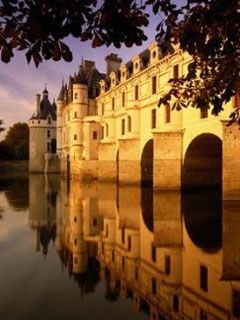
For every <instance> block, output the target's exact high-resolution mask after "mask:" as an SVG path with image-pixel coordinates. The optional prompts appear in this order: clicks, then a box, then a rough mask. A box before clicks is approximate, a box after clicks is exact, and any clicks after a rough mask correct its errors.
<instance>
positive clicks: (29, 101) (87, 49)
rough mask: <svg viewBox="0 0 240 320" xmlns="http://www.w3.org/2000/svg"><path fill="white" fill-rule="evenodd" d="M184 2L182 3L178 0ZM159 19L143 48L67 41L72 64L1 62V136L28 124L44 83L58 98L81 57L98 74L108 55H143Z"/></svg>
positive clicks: (125, 58)
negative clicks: (37, 95) (64, 81)
mask: <svg viewBox="0 0 240 320" xmlns="http://www.w3.org/2000/svg"><path fill="white" fill-rule="evenodd" d="M178 1H181V0H178ZM159 20H160V17H159V16H154V17H151V19H150V24H149V26H148V27H147V28H146V29H145V30H146V35H147V36H148V40H147V41H146V42H144V44H143V45H142V46H141V47H137V46H133V47H132V48H126V47H124V46H122V48H121V49H116V48H115V47H113V46H110V47H109V48H107V47H106V46H102V47H100V48H95V49H93V48H92V47H91V43H90V42H85V43H82V42H80V41H79V40H77V39H75V38H68V39H66V43H67V44H69V45H70V48H71V50H72V52H73V61H72V62H71V63H69V62H64V61H60V62H54V61H53V60H49V61H44V62H42V63H41V64H40V65H39V67H38V68H36V67H35V65H34V64H33V63H30V64H28V63H27V61H26V58H25V54H24V53H23V52H16V54H15V56H14V58H13V59H12V60H11V62H9V63H8V64H5V63H3V62H1V61H0V119H3V120H4V127H5V131H4V132H3V133H1V134H0V140H1V139H3V138H4V136H5V134H6V132H7V130H8V128H9V126H11V125H12V124H14V123H15V122H26V121H28V119H29V118H30V117H31V115H32V114H33V113H34V111H35V95H36V94H37V93H40V94H41V93H42V91H43V89H44V86H45V83H47V89H48V91H49V97H50V100H52V99H53V98H54V97H55V98H57V96H58V93H59V90H60V88H61V83H62V78H64V79H65V80H66V81H68V77H69V75H70V74H73V73H74V72H75V71H78V68H79V64H80V63H81V60H82V57H83V59H86V60H93V61H95V63H96V67H97V69H98V70H99V71H101V72H105V71H106V64H105V61H104V58H105V56H107V55H108V54H109V53H112V52H113V53H117V54H118V55H119V56H120V57H121V58H122V59H123V62H127V61H128V60H130V59H131V58H132V56H133V55H134V54H138V53H140V52H141V51H142V50H143V49H145V48H147V47H148V46H149V44H150V43H151V42H153V41H154V37H155V27H156V25H157V22H159Z"/></svg>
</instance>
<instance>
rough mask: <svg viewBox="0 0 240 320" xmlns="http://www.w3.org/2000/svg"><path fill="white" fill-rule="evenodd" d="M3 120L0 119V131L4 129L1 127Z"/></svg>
mask: <svg viewBox="0 0 240 320" xmlns="http://www.w3.org/2000/svg"><path fill="white" fill-rule="evenodd" d="M2 125H3V120H2V119H0V132H2V131H4V128H3V126H2Z"/></svg>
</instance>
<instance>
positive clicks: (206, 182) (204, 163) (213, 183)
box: [182, 133, 222, 189]
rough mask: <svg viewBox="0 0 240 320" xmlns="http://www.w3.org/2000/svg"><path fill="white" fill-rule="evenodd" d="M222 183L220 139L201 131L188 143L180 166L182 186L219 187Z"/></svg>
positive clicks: (187, 187)
mask: <svg viewBox="0 0 240 320" xmlns="http://www.w3.org/2000/svg"><path fill="white" fill-rule="evenodd" d="M221 184H222V140H221V139H220V138H219V137H218V136H216V135H214V134H212V133H203V134H200V135H198V136H197V137H196V138H194V139H193V140H192V141H191V143H190V144H189V146H188V148H187V150H186V153H185V158H184V164H183V167H182V186H183V188H184V189H190V188H191V189H192V188H202V189H203V188H215V187H218V188H220V187H221Z"/></svg>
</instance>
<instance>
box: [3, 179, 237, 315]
mask: <svg viewBox="0 0 240 320" xmlns="http://www.w3.org/2000/svg"><path fill="white" fill-rule="evenodd" d="M0 319H1V320H8V319H10V320H32V319H34V320H38V319H39V320H48V319H49V320H50V319H51V320H53V319H57V320H61V319H64V320H65V319H66V320H68V319H83V320H94V319H106V320H108V319H109V320H112V319H114V320H128V319H131V320H134V319H136V320H140V319H153V320H160V319H161V320H162V319H205V320H206V319H240V204H239V203H238V202H222V199H221V194H220V193H219V192H218V191H205V192H203V191H198V192H191V193H183V194H181V193H180V192H177V191H172V192H160V191H154V192H153V191H152V190H150V189H141V188H140V187H134V186H117V185H116V184H101V183H92V184H82V183H80V182H79V181H77V180H71V181H67V180H66V179H64V178H60V177H59V176H55V175H49V176H42V175H31V176H29V177H28V176H26V177H24V176H23V177H21V178H11V179H7V178H6V177H5V178H4V179H1V180H0Z"/></svg>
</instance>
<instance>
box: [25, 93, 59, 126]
mask: <svg viewBox="0 0 240 320" xmlns="http://www.w3.org/2000/svg"><path fill="white" fill-rule="evenodd" d="M39 109H40V110H39V113H38V114H36V113H34V114H33V115H32V117H31V118H30V120H34V119H38V120H46V119H47V117H48V116H49V115H50V116H51V117H52V119H53V120H56V109H57V107H56V104H55V101H54V102H53V103H52V104H51V102H50V101H49V99H48V91H47V89H45V90H44V91H43V97H42V100H41V102H40V108H39Z"/></svg>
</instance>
